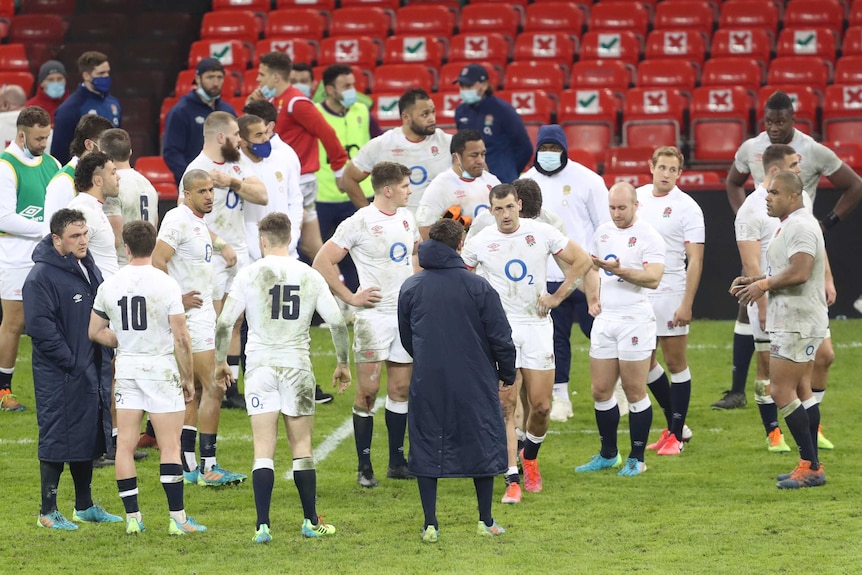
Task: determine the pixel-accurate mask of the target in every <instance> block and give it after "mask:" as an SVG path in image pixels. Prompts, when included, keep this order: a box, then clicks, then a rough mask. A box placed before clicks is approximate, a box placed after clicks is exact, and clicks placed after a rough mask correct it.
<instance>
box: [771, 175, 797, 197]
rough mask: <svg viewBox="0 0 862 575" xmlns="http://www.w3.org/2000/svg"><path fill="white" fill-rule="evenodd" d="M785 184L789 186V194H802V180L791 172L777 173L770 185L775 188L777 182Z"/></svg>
mask: <svg viewBox="0 0 862 575" xmlns="http://www.w3.org/2000/svg"><path fill="white" fill-rule="evenodd" d="M779 180H780V181H783V182H787V183H788V184H789V185H790V192H791V193H793V194H796V195H797V196H798V195H799V194H801V193H802V179H801V178H800V177H799V174H794V173H793V172H788V171H784V172H778V173H777V174H775V178H774V179H773V180H772V185H773V186H775V185H776V183H777V182H778V181H779Z"/></svg>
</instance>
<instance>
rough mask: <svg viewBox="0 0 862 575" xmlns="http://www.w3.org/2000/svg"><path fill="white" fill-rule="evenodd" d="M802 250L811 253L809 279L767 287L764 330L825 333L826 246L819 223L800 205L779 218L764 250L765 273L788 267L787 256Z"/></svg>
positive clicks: (778, 272) (826, 323)
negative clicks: (771, 287) (788, 285)
mask: <svg viewBox="0 0 862 575" xmlns="http://www.w3.org/2000/svg"><path fill="white" fill-rule="evenodd" d="M798 253H803V254H808V255H810V256H812V257H814V267H813V268H812V269H811V276H810V277H809V278H808V281H806V282H804V283H802V284H800V285H797V286H793V287H787V288H783V289H779V290H770V292H769V301H768V303H767V308H766V331H768V332H796V333H799V334H800V335H801V336H802V337H825V336H826V330H827V328H828V327H829V314H828V310H827V307H826V290H825V289H824V284H825V281H826V248H825V245H824V242H823V232H822V231H821V230H820V223H819V222H818V221H817V220H816V219H815V218H814V216H813V215H812V214H811V213H810V212H809V210H807V209H806V208H804V207H802V208H800V209H798V210H796V211H795V212H793V213H792V214H790V215H789V216H787V217H786V218H784V220H782V221H781V222H780V225H779V227H778V229H777V230H775V235H774V236H773V238H772V241H771V242H770V243H769V251H768V252H767V254H766V258H767V261H768V266H767V268H766V275H767V277H773V276H777V275H778V274H780V273H781V272H783V271H784V270H786V269H787V268H789V267H790V257H791V256H793V255H794V254H798Z"/></svg>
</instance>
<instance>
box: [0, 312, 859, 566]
mask: <svg viewBox="0 0 862 575" xmlns="http://www.w3.org/2000/svg"><path fill="white" fill-rule="evenodd" d="M860 328H862V320H856V321H853V320H849V321H836V322H833V324H832V332H833V337H834V340H833V341H834V342H835V347H836V356H837V359H836V362H835V365H834V367H833V370H832V376H831V378H830V380H831V381H830V386H831V387H830V389H829V392H828V393H827V395H826V400H825V402H824V404H823V406H822V412H823V423H824V426H825V430H826V433H827V436H828V437H829V438H830V439H831V440H832V441H833V442H834V443H835V445H836V449H835V451H834V452H831V453H824V454H822V458H823V460H824V462H825V465H826V472H827V476H828V478H829V482H828V483H827V485H826V486H825V487H822V488H818V489H804V490H799V491H795V492H784V491H779V490H777V489H776V488H775V480H774V477H775V475H776V474H778V473H783V472H788V471H790V470H791V469H792V468H793V467H794V465H795V462H796V456H795V455H793V454H787V455H774V454H769V453H767V452H766V448H765V443H764V441H765V440H764V434H763V429H762V426H761V424H760V419H759V417H758V414H757V409H756V407H755V406H754V404H753V401H751V403H750V405H749V406H748V407H747V408H745V409H741V410H734V411H731V412H716V411H712V410H711V409H710V408H709V404H710V403H712V402H713V401H715V400H716V399H718V398H719V397H720V393H721V391H722V390H724V389H726V388H727V387H729V378H730V360H731V351H730V342H731V331H732V324H731V323H730V322H696V323H695V325H694V326H693V329H692V335H691V339H690V344H691V347H692V349H691V350H690V355H689V361H690V364H691V369H692V373H693V375H694V392H693V394H692V407H691V410H690V411H689V419H688V421H689V424H690V426H691V427H692V429H693V430H694V438H693V440H692V442H691V443H690V444H689V446H688V448H687V449H686V451H685V453H684V454H683V455H682V456H680V457H673V458H660V457H657V456H656V455H654V454H652V453H648V455H647V464H648V466H649V470H648V471H647V473H646V474H644V475H642V476H640V477H637V478H628V479H627V478H620V477H616V475H614V474H613V473H599V474H589V475H584V476H582V475H575V474H574V473H573V472H572V468H573V467H574V466H575V465H578V464H581V463H583V462H585V461H586V460H587V459H589V457H590V456H591V455H592V454H593V453H595V452H596V451H597V449H598V436H597V435H596V433H595V422H594V419H593V410H592V401H591V400H590V399H589V378H588V372H587V357H586V345H585V344H586V342H585V340H584V339H583V338H581V337H580V334H577V335H576V337H574V338H573V341H574V343H575V344H576V346H577V352H576V360H575V365H574V366H573V374H572V375H573V376H572V382H573V383H572V389H573V390H576V391H577V392H578V395H577V396H576V397H575V398H574V404H575V417H574V418H572V419H571V420H570V421H569V422H567V423H566V424H553V425H552V430H551V434H550V435H549V437H548V439H547V440H546V442H545V444H544V446H543V447H542V451H541V454H540V461H541V467H542V474H543V476H544V484H545V489H544V491H543V492H542V493H541V494H535V495H534V494H525V496H524V501H523V503H521V504H520V505H518V506H503V505H501V504H498V503H496V502H495V506H494V516H495V519H496V520H497V522H498V523H499V524H500V525H502V526H504V527H505V528H506V529H507V530H508V533H506V535H504V536H503V537H500V538H497V539H492V540H487V539H485V538H479V537H478V536H476V535H475V531H474V530H475V527H476V521H477V516H476V504H475V499H474V493H473V486H472V482H471V481H469V480H466V479H465V480H445V481H441V482H440V491H439V501H438V517H439V521H440V526H441V540H440V542H439V543H438V544H436V545H427V544H423V543H422V542H421V541H420V539H419V532H420V529H421V527H422V512H421V506H420V504H419V497H418V493H417V491H416V485H415V483H414V482H392V481H387V480H386V479H385V478H383V479H381V483H380V487H378V488H377V489H374V490H370V491H369V490H363V489H362V488H360V487H358V486H357V485H356V482H355V465H356V463H355V457H356V456H355V450H354V447H353V440H352V437H349V438H348V439H347V440H345V441H344V442H343V443H342V444H341V445H340V446H339V447H338V449H336V450H335V451H334V452H333V453H332V454H331V455H330V456H329V457H328V458H327V459H326V460H324V461H322V462H321V463H319V465H318V472H319V476H318V491H319V500H318V509H319V512H320V513H322V514H324V515H325V516H326V521H327V522H329V523H332V524H334V525H336V527H337V528H338V533H337V534H336V535H335V536H334V537H332V538H328V539H325V540H303V539H302V537H301V536H300V534H299V527H300V525H301V521H302V517H301V508H300V505H299V500H298V497H297V495H296V489H295V487H294V486H293V484H292V483H291V482H289V481H286V480H284V479H281V477H282V476H283V473H284V472H285V471H286V470H287V469H289V466H290V455H289V452H288V449H287V442H286V439H285V438H284V435H282V438H281V439H280V442H281V443H280V445H279V453H278V455H277V458H276V468H277V469H276V477H277V480H276V487H275V493H274V497H273V503H272V521H273V526H272V533H273V537H274V540H273V542H272V543H271V544H269V545H268V546H256V545H254V544H253V543H252V542H251V538H252V536H253V534H254V521H255V511H254V500H253V495H252V488H251V485H250V484H249V483H247V484H244V485H241V486H239V487H235V488H227V489H222V490H209V489H203V488H198V487H191V488H187V490H186V508H187V510H188V511H189V512H190V513H191V514H192V515H194V516H195V517H196V518H197V519H198V520H199V521H200V522H201V523H203V524H205V525H207V526H208V527H209V528H210V531H209V532H207V533H205V534H201V535H199V536H189V537H184V538H169V537H168V535H167V511H166V503H165V501H164V494H163V491H162V489H161V486H160V485H159V481H158V467H157V466H158V452H155V451H153V452H151V455H150V457H149V458H147V459H146V460H144V461H142V462H139V464H138V476H139V485H140V489H141V495H140V503H141V509H142V511H143V513H144V516H145V522H146V525H147V532H146V533H145V534H143V535H142V536H140V537H137V538H131V537H126V536H124V535H123V530H122V527H121V524H114V525H84V526H82V527H81V528H80V529H79V530H78V531H75V532H71V533H60V532H49V531H46V530H43V529H38V528H37V527H36V525H35V524H36V518H37V514H38V508H39V475H38V463H37V460H36V444H35V439H36V437H37V426H36V417H35V413H34V411H33V407H34V403H33V395H32V381H31V377H32V376H31V372H30V369H29V350H30V347H29V341H26V340H25V341H24V342H23V344H22V347H21V354H20V355H21V357H20V360H21V361H19V364H18V365H19V369H18V372H17V373H16V376H15V383H14V386H15V391H16V393H17V394H18V397H19V398H20V400H21V401H22V402H23V403H24V404H25V405H27V406H28V407H29V408H30V409H29V410H28V411H27V412H25V413H23V414H21V413H5V412H3V413H0V478H2V482H1V483H0V489H2V494H3V502H4V504H3V505H2V506H0V534H2V537H0V573H46V572H53V571H56V570H58V569H64V570H73V571H79V572H90V573H124V572H125V573H130V574H138V573H213V572H220V571H224V572H229V573H287V572H290V573H312V572H315V573H417V574H421V573H491V572H494V573H506V572H519V573H530V574H532V573H660V574H662V575H672V574H677V573H679V574H694V573H703V574H723V573H728V574H733V575H742V574H749V573H772V572H778V573H805V572H816V573H823V574H830V575H832V574H839V573H847V574H851V573H852V574H856V573H859V572H860V571H862V557H860V554H859V552H858V550H857V545H858V541H859V540H860V537H862V513H860V511H859V505H858V502H859V492H860V490H859V488H860V480H859V478H860V477H862V461H860V458H859V457H856V453H855V443H854V442H855V441H858V439H859V437H860V433H859V431H860V430H859V418H858V409H857V407H856V406H857V404H858V391H857V387H858V386H857V384H858V379H857V376H854V375H853V374H854V373H857V374H858V372H857V370H858V369H859V368H860V366H862V344H860V341H859V340H860V339H862V338H860V335H859V334H860V333H862V330H860ZM313 336H314V337H313V343H312V346H313V347H312V349H313V350H315V351H316V353H315V354H314V359H315V367H316V373H317V377H318V381H320V382H324V383H325V382H327V381H329V378H330V375H331V369H332V363H333V362H334V357H333V354H332V352H331V342H330V340H329V333H328V331H325V330H317V329H316V330H314V333H313ZM749 381H751V379H749ZM351 401H352V398H351V396H349V395H344V396H339V397H336V400H335V402H334V404H332V405H326V406H322V407H319V409H318V415H317V418H316V421H315V428H316V434H315V437H316V439H315V443H316V444H319V443H320V442H321V441H323V440H324V439H325V438H326V436H327V435H328V434H329V433H331V432H332V431H333V430H334V429H336V428H337V427H338V426H339V425H341V424H342V423H343V422H344V421H345V420H347V419H348V418H349V417H350V405H351ZM376 420H377V425H376V427H375V437H374V448H375V451H374V455H373V457H374V461H375V464H376V465H375V467H376V469H377V471H378V474H379V475H383V472H384V471H385V469H386V429H385V425H384V423H383V416H382V413H380V412H378V414H377V417H376ZM626 425H627V419H623V427H625V426H626ZM659 426H660V421H659V420H658V418H657V419H656V421H655V423H654V425H653V428H654V429H658V427H659ZM626 433H627V432H626ZM627 437H628V436H627V434H626V435H622V436H621V438H620V440H621V447H622V448H623V449H624V450H625V444H626V443H627ZM651 437H655V434H653V435H652V436H651ZM791 444H792V441H791ZM219 461H220V463H222V465H224V466H226V467H227V468H229V469H233V470H237V471H242V472H245V473H250V471H249V470H250V467H251V461H252V450H251V439H250V428H249V424H248V419H247V417H246V416H245V414H244V413H241V412H237V411H235V410H231V411H226V412H223V415H222V424H221V435H220V439H219ZM854 462H855V463H854ZM495 487H496V489H495V501H499V498H500V496H502V491H503V482H502V480H498V481H497V483H496V485H495ZM93 490H94V495H95V498H96V499H97V501H99V502H100V503H101V504H103V505H104V506H105V507H106V508H107V509H108V510H109V511H111V512H113V513H117V514H120V515H122V504H121V502H120V501H119V498H118V497H117V493H116V484H115V482H114V475H113V469H111V468H109V469H102V470H96V472H95V477H94V480H93ZM59 502H60V509H61V511H62V512H63V513H65V514H66V515H67V517H68V516H71V511H72V506H73V503H74V500H73V489H72V484H71V479H70V477H69V474H68V472H66V473H64V475H63V479H62V481H61V485H60V494H59Z"/></svg>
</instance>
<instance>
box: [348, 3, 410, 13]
mask: <svg viewBox="0 0 862 575" xmlns="http://www.w3.org/2000/svg"><path fill="white" fill-rule="evenodd" d="M400 4H401V2H400V0H341V7H342V8H351V7H353V8H365V7H375V8H383V9H384V10H389V11H390V12H394V11H395V10H397V9H398V6H400Z"/></svg>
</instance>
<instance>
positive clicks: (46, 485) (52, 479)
mask: <svg viewBox="0 0 862 575" xmlns="http://www.w3.org/2000/svg"><path fill="white" fill-rule="evenodd" d="M62 474H63V464H62V463H60V462H56V461H39V476H40V478H41V481H42V509H40V510H39V513H40V514H42V515H48V514H49V513H53V512H54V511H56V510H57V486H58V485H60V475H62Z"/></svg>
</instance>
